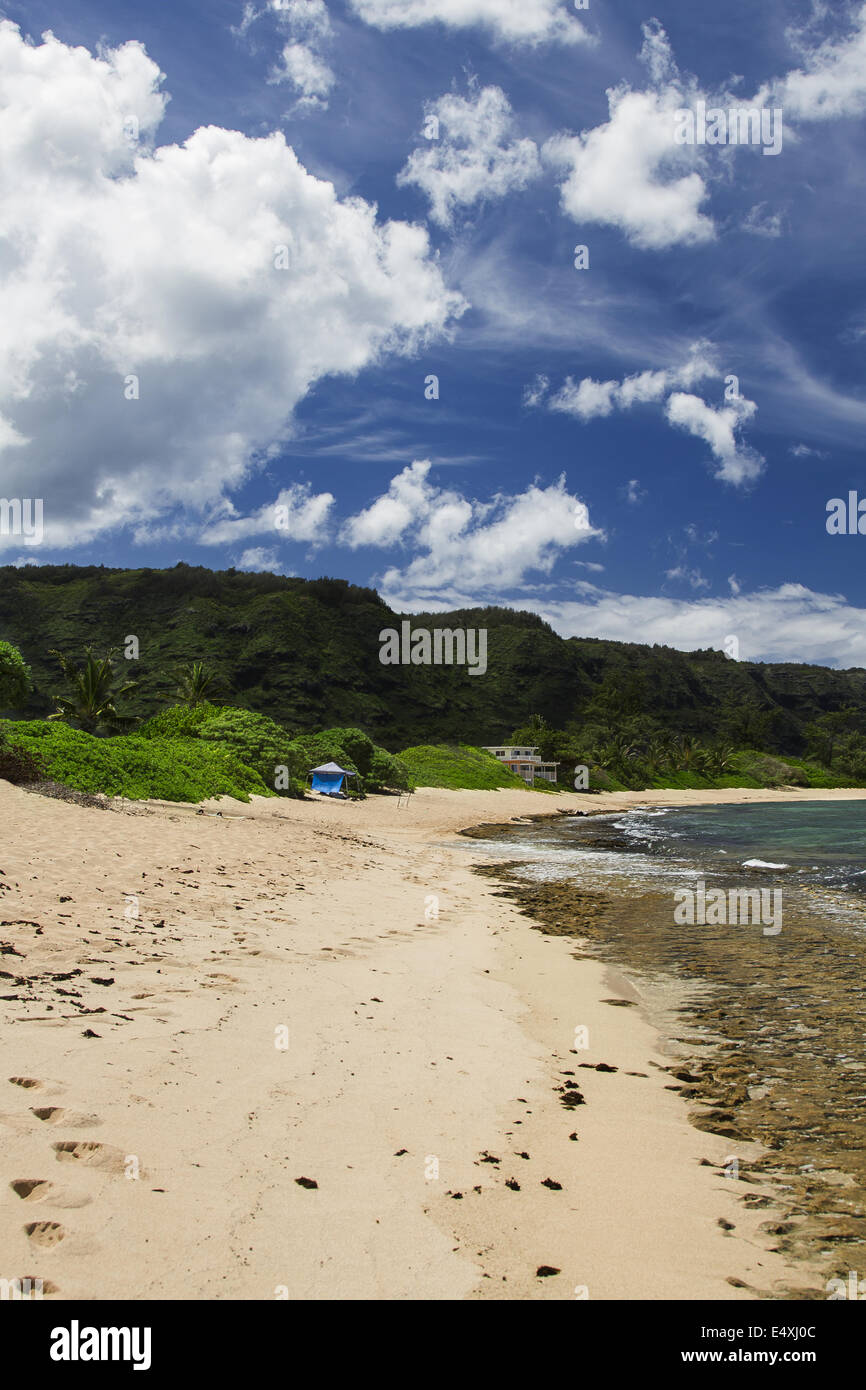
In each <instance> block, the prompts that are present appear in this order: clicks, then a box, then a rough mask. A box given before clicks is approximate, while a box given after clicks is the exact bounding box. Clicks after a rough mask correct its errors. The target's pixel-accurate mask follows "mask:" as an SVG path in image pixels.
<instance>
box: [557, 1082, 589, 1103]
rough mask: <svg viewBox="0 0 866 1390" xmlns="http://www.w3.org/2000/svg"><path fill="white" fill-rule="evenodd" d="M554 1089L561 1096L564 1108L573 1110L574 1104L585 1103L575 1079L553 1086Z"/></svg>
mask: <svg viewBox="0 0 866 1390" xmlns="http://www.w3.org/2000/svg"><path fill="white" fill-rule="evenodd" d="M554 1090H555V1091H557V1092H558V1094H559V1095H560V1096H561V1097H562V1102H561V1103H562V1104H563V1105H564V1106H565V1108H566V1110H573V1109H574V1107H575V1106H576V1105H586V1099H585V1097H584V1096H583V1095H582V1094H581V1091H580V1089H579V1087H578V1084H577V1082H576V1081H566V1083H565V1085H564V1086H555V1087H554Z"/></svg>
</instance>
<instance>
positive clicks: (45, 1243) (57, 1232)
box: [24, 1221, 66, 1250]
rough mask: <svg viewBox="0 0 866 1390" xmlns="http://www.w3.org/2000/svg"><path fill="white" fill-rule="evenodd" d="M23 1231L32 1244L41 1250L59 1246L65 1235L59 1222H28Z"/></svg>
mask: <svg viewBox="0 0 866 1390" xmlns="http://www.w3.org/2000/svg"><path fill="white" fill-rule="evenodd" d="M24 1231H25V1234H26V1235H27V1237H28V1239H29V1240H30V1241H31V1242H32V1244H33V1245H38V1246H39V1247H40V1249H42V1250H48V1249H50V1247H51V1246H52V1245H59V1244H60V1242H61V1240H63V1239H64V1237H65V1235H66V1232H65V1231H64V1229H63V1227H62V1226H61V1225H60V1222H59V1221H28V1223H27V1225H26V1226H25V1227H24Z"/></svg>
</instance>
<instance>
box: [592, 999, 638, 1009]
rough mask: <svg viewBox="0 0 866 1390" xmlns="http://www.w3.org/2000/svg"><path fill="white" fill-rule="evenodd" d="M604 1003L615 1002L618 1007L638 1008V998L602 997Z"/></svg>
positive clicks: (614, 1004)
mask: <svg viewBox="0 0 866 1390" xmlns="http://www.w3.org/2000/svg"><path fill="white" fill-rule="evenodd" d="M601 1002H602V1004H613V1006H614V1008H617V1009H636V1008H637V1000H636V999H602V1001H601Z"/></svg>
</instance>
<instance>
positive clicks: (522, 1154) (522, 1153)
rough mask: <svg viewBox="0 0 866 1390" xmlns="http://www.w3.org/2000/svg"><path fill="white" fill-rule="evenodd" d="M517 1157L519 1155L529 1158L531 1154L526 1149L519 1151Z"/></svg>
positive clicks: (519, 1156)
mask: <svg viewBox="0 0 866 1390" xmlns="http://www.w3.org/2000/svg"><path fill="white" fill-rule="evenodd" d="M517 1157H518V1158H528V1157H529V1154H528V1153H527V1152H526V1150H525V1149H524V1150H522V1152H521V1153H519V1154H518V1155H517Z"/></svg>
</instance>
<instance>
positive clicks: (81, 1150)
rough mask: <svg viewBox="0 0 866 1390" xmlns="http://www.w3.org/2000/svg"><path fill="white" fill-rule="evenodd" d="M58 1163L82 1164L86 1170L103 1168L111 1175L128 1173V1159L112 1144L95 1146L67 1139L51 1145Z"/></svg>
mask: <svg viewBox="0 0 866 1390" xmlns="http://www.w3.org/2000/svg"><path fill="white" fill-rule="evenodd" d="M51 1147H52V1149H53V1150H54V1153H55V1155H56V1158H57V1161H58V1163H81V1164H83V1165H84V1167H86V1168H101V1169H103V1171H105V1172H109V1173H123V1172H125V1171H126V1157H125V1155H124V1153H123V1151H122V1150H121V1149H116V1148H114V1147H113V1145H111V1144H95V1143H92V1142H86V1141H85V1140H71V1139H65V1140H63V1141H61V1142H60V1143H57V1144H52V1145H51Z"/></svg>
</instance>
